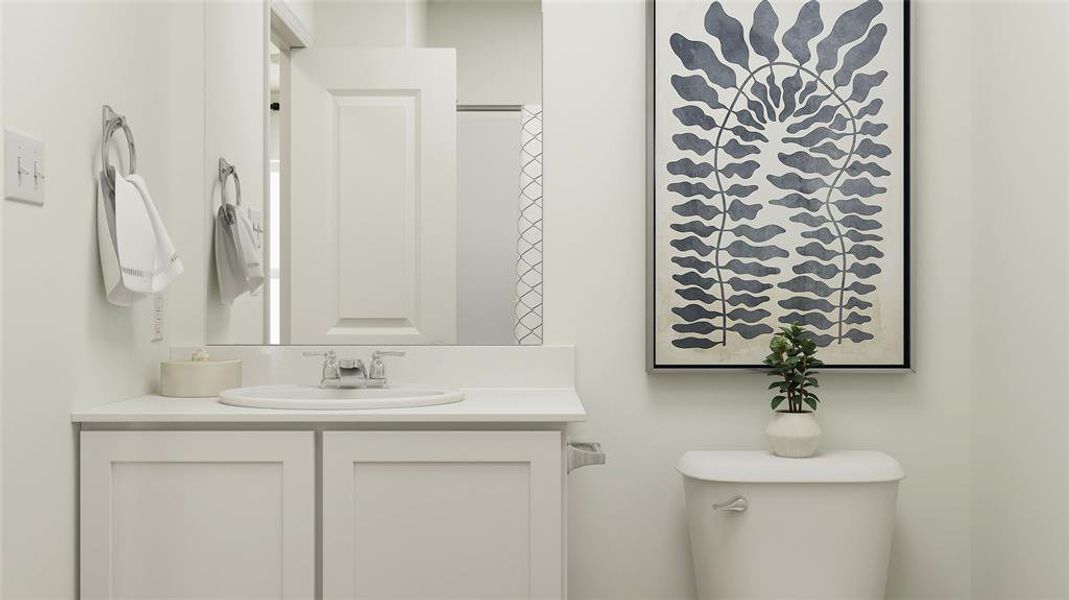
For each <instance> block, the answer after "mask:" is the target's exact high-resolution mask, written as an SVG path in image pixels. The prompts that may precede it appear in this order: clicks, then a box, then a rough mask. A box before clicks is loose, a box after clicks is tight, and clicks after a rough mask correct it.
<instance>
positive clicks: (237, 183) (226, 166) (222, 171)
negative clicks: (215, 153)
mask: <svg viewBox="0 0 1069 600" xmlns="http://www.w3.org/2000/svg"><path fill="white" fill-rule="evenodd" d="M230 177H233V178H234V191H235V192H236V193H237V200H236V201H235V202H234V203H235V204H236V205H238V206H241V178H240V177H238V171H237V169H235V168H234V165H232V164H230V163H228V162H227V161H226V159H225V158H220V159H219V186H220V187H221V188H222V195H223V204H229V203H228V202H227V199H226V180H227V179H228V178H230Z"/></svg>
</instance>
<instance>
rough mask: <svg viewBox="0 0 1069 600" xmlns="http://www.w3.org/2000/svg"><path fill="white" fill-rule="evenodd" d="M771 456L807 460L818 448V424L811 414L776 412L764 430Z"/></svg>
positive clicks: (820, 433)
mask: <svg viewBox="0 0 1069 600" xmlns="http://www.w3.org/2000/svg"><path fill="white" fill-rule="evenodd" d="M765 435H767V436H768V445H769V448H770V449H771V450H772V454H775V455H776V456H783V457H786V458H809V457H810V456H813V455H814V454H816V452H817V448H818V447H819V446H820V437H821V435H822V432H821V430H820V424H818V423H817V419H816V417H815V416H814V415H813V413H811V412H804V413H789V412H781V411H776V412H774V413H772V420H771V421H769V423H768V427H767V428H766V429H765Z"/></svg>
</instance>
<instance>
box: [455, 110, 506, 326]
mask: <svg viewBox="0 0 1069 600" xmlns="http://www.w3.org/2000/svg"><path fill="white" fill-rule="evenodd" d="M520 128H521V124H520V113H519V112H514V111H491V112H486V111H480V112H458V113H457V344H459V345H461V346H478V345H486V346H509V345H512V344H515V343H516V335H515V332H514V322H515V319H516V316H515V315H516V261H517V259H518V258H519V257H518V256H517V254H516V252H517V247H516V236H517V229H516V228H517V222H518V220H519V217H520V211H519V199H518V196H519V181H520Z"/></svg>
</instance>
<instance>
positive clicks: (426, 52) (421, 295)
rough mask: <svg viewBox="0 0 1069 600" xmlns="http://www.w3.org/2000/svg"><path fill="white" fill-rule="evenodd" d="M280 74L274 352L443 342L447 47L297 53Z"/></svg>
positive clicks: (451, 175)
mask: <svg viewBox="0 0 1069 600" xmlns="http://www.w3.org/2000/svg"><path fill="white" fill-rule="evenodd" d="M286 70H288V74H287V75H284V76H283V83H284V87H288V89H289V98H288V101H286V99H285V98H284V102H283V110H287V107H288V112H289V121H290V125H289V135H288V136H286V135H284V136H283V140H284V141H283V143H284V144H285V143H286V139H287V137H288V140H289V153H288V156H289V158H290V168H289V169H285V168H284V169H283V173H282V190H283V200H282V202H283V204H284V205H285V206H286V207H287V208H284V209H283V210H284V213H283V227H284V229H285V230H286V232H285V233H284V234H283V244H284V250H283V252H284V255H285V257H286V258H284V260H287V259H288V262H289V264H284V265H283V269H284V270H285V273H286V274H287V275H288V276H284V280H285V281H286V282H287V283H284V284H283V285H284V290H283V302H284V303H285V302H287V299H288V304H289V306H283V312H284V314H285V315H286V316H287V317H288V318H284V319H283V325H282V329H283V343H291V344H449V343H454V342H455V341H456V59H455V52H454V50H452V49H425V48H420V49H353V48H313V49H301V50H294V51H293V52H292V55H291V57H290V61H289V63H288V69H286ZM287 81H288V86H287V85H286V82H287ZM283 116H284V118H285V117H286V115H283ZM287 171H288V173H287ZM287 179H288V181H287ZM287 287H288V289H286V288H287Z"/></svg>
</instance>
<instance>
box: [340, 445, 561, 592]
mask: <svg viewBox="0 0 1069 600" xmlns="http://www.w3.org/2000/svg"><path fill="white" fill-rule="evenodd" d="M322 461H323V472H322V473H323V474H322V477H323V484H322V485H323V493H322V498H323V538H322V539H323V597H324V598H325V599H327V600H336V599H342V598H344V599H350V598H360V599H365V600H371V599H381V598H391V599H393V600H417V599H418V600H426V599H428V598H457V599H461V598H462V599H464V600H512V599H519V598H523V599H529V600H558V599H560V598H562V597H563V586H564V582H563V579H562V578H563V567H562V562H563V552H564V550H563V533H562V529H563V521H562V513H563V511H562V501H563V498H562V462H561V437H560V433H559V432H556V431H449V432H446V431H408V432H397V431H362V432H344V431H328V432H325V433H324V434H323V458H322Z"/></svg>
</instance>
